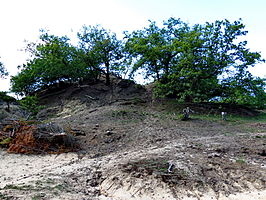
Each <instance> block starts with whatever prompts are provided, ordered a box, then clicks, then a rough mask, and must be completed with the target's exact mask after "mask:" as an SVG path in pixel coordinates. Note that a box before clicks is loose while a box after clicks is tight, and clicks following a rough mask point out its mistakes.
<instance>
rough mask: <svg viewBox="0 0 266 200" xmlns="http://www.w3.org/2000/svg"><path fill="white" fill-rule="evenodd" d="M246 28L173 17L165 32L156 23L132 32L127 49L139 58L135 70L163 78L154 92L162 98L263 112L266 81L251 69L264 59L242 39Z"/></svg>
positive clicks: (136, 60)
mask: <svg viewBox="0 0 266 200" xmlns="http://www.w3.org/2000/svg"><path fill="white" fill-rule="evenodd" d="M244 28H245V26H244V25H243V24H242V22H241V21H235V22H233V23H231V22H229V21H228V20H222V21H215V22H214V23H206V24H203V25H199V24H196V25H194V26H189V25H188V24H186V23H184V22H182V21H181V20H180V19H174V18H170V19H169V20H168V21H165V22H164V24H163V26H162V28H160V27H159V26H157V25H156V23H155V22H151V23H150V25H149V27H147V28H144V29H143V30H138V31H134V32H133V33H132V34H127V43H126V49H127V51H128V52H129V53H130V54H131V56H132V57H133V58H132V60H135V62H134V67H133V71H132V72H133V73H134V72H135V71H137V70H138V69H142V70H144V71H145V74H146V77H152V78H154V79H155V80H157V81H156V87H155V90H154V93H155V95H156V96H159V97H174V98H177V99H178V100H179V101H181V102H201V101H211V100H213V99H216V100H218V101H222V102H230V103H239V104H247V105H253V106H256V107H259V108H263V107H264V106H265V105H264V104H265V81H263V80H262V79H258V78H254V77H252V76H251V74H250V72H249V71H248V67H252V66H254V65H255V64H257V63H259V62H264V60H263V59H262V58H261V55H260V54H259V53H257V52H251V51H250V50H249V49H248V48H247V47H246V45H247V42H246V41H243V40H241V36H245V35H246V34H247V31H245V30H244Z"/></svg>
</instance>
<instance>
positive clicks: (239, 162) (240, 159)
mask: <svg viewBox="0 0 266 200" xmlns="http://www.w3.org/2000/svg"><path fill="white" fill-rule="evenodd" d="M236 163H238V164H245V163H246V160H245V159H244V158H238V159H237V160H236Z"/></svg>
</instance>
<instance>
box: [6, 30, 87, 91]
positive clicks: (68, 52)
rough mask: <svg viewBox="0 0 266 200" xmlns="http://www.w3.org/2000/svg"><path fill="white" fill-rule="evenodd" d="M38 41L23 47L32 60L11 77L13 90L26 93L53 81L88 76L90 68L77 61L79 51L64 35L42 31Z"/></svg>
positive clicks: (79, 54)
mask: <svg viewBox="0 0 266 200" xmlns="http://www.w3.org/2000/svg"><path fill="white" fill-rule="evenodd" d="M40 40H41V41H40V42H39V43H38V44H35V45H30V48H28V49H27V50H28V51H30V53H31V54H32V59H31V60H29V61H28V62H27V63H26V64H24V65H23V66H22V67H21V68H22V69H21V72H20V73H19V74H18V75H16V76H13V77H12V78H11V83H12V91H13V92H16V93H21V94H27V95H28V94H31V93H33V92H35V91H37V90H38V89H41V88H43V87H46V86H49V85H52V84H55V83H60V82H62V81H69V82H75V81H79V80H80V79H82V78H87V77H89V76H90V69H89V68H88V67H87V66H86V65H85V63H84V62H82V61H81V54H82V52H81V51H80V50H79V49H77V48H76V47H74V46H72V45H71V44H70V43H69V39H68V38H67V37H66V36H64V37H58V36H55V35H49V34H48V33H47V32H43V33H42V34H41V35H40Z"/></svg>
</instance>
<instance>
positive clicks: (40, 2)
mask: <svg viewBox="0 0 266 200" xmlns="http://www.w3.org/2000/svg"><path fill="white" fill-rule="evenodd" d="M265 10H266V0H0V19H1V20H0V57H1V58H0V61H1V62H2V63H3V64H4V65H5V67H6V68H7V70H8V71H9V72H10V74H11V75H15V74H16V73H17V66H18V65H22V64H23V63H25V61H26V58H27V55H26V54H25V52H23V51H20V50H21V49H23V47H25V40H27V41H36V40H37V39H38V36H39V30H40V29H41V28H45V29H48V30H50V33H51V34H56V35H58V36H61V35H67V36H69V37H70V38H75V37H76V33H77V32H78V31H79V30H80V29H81V27H82V26H83V25H96V24H100V25H102V26H103V27H104V28H106V29H110V30H112V31H113V32H116V33H117V34H120V35H121V34H122V32H123V31H125V30H128V31H132V30H137V29H141V28H143V27H144V26H146V25H147V24H148V20H153V21H157V22H158V23H161V22H162V21H163V20H167V19H168V18H169V17H175V18H181V20H182V21H185V22H188V23H190V24H195V23H205V22H206V21H208V22H213V21H215V20H222V19H228V20H230V21H234V20H238V19H239V18H242V20H243V23H244V24H245V25H246V30H248V32H249V33H248V35H247V36H246V38H245V39H246V40H247V41H248V47H249V48H250V49H251V50H252V51H258V52H261V54H262V56H263V58H266V36H265V34H266V23H265V19H266V12H265ZM250 71H251V72H252V73H253V74H254V75H255V76H260V77H262V78H266V64H260V65H257V66H256V67H254V68H252V69H251V70H250ZM8 88H9V80H8V79H6V80H3V79H0V91H1V90H8Z"/></svg>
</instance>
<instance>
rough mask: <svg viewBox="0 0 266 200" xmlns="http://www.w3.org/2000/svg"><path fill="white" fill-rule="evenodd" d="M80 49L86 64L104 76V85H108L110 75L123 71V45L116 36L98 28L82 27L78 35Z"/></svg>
mask: <svg viewBox="0 0 266 200" xmlns="http://www.w3.org/2000/svg"><path fill="white" fill-rule="evenodd" d="M78 38H79V40H80V48H81V49H82V50H83V51H84V53H85V55H86V57H85V58H87V60H88V61H87V63H88V64H89V65H92V66H94V68H95V69H96V70H98V71H100V72H102V73H104V74H105V75H106V85H110V74H111V73H112V72H113V73H118V74H119V73H120V72H121V71H123V69H124V68H123V66H121V64H122V59H123V56H124V55H123V44H122V41H120V40H118V39H117V37H116V34H114V33H111V32H110V31H107V30H106V29H104V28H102V27H100V26H88V27H87V26H83V30H82V31H81V32H80V33H78ZM91 62H93V63H91Z"/></svg>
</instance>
